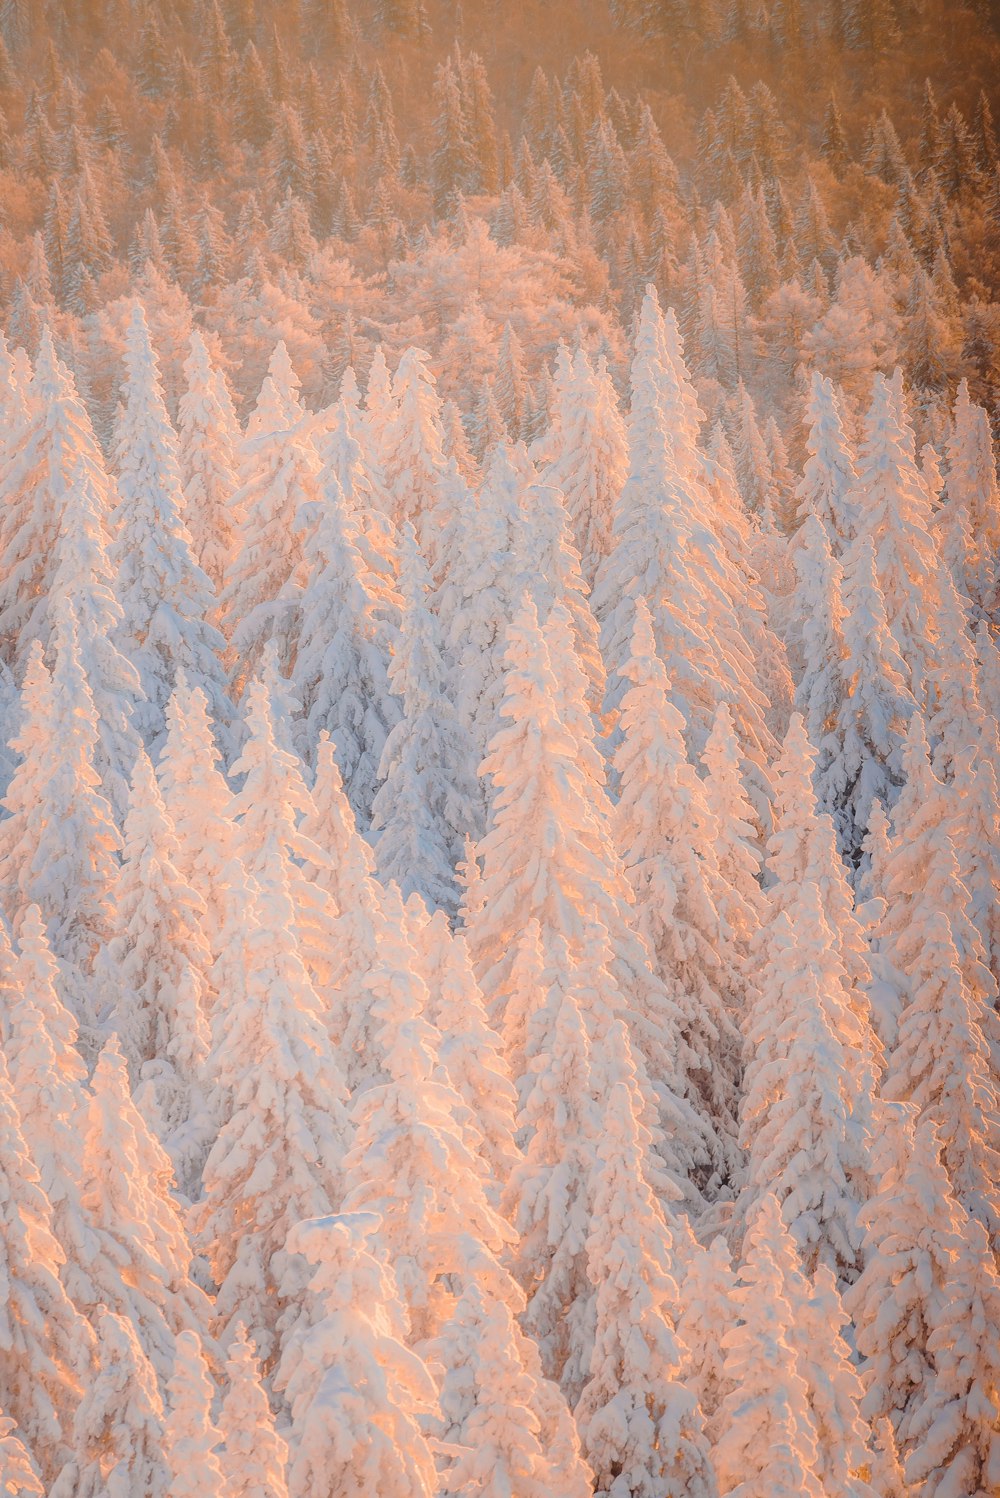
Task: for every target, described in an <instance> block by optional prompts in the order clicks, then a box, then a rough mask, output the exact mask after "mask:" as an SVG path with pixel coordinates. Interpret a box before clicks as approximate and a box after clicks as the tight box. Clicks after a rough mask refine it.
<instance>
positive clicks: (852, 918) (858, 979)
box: [762, 714, 881, 1096]
mask: <svg viewBox="0 0 1000 1498" xmlns="http://www.w3.org/2000/svg"><path fill="white" fill-rule="evenodd" d="M814 772H815V753H814V751H813V748H812V745H811V744H810V743H809V739H808V737H807V735H806V732H805V726H804V724H803V722H802V719H801V718H800V717H799V715H798V714H795V715H794V716H793V718H792V721H791V723H790V725H789V729H788V733H787V735H786V737H785V742H784V746H783V749H782V754H781V758H780V759H779V761H778V762H777V764H776V766H775V771H774V782H775V786H774V788H775V797H774V830H773V832H772V834H771V836H770V837H769V838H768V841H767V852H768V859H767V874H768V878H769V884H770V888H769V889H768V901H767V903H768V908H769V912H770V915H769V919H770V920H774V919H776V918H777V916H778V915H780V914H781V912H782V911H786V912H788V913H789V915H790V916H791V921H792V926H793V928H794V926H795V922H796V915H795V903H796V900H797V898H798V891H799V890H800V888H801V886H802V885H803V884H804V883H806V882H807V881H811V882H813V883H815V885H816V886H817V889H818V891H819V896H820V907H821V910H822V912H823V918H824V921H825V922H826V925H827V927H828V929H829V931H830V933H831V936H832V939H833V944H834V948H835V950H836V952H837V955H838V957H839V959H840V982H841V985H842V988H843V994H844V1000H845V1002H846V1004H847V1006H848V1008H849V1009H850V1011H851V1012H852V1014H853V1015H854V1020H855V1022H856V1025H857V1029H856V1030H855V1031H854V1035H853V1040H852V1048H851V1054H852V1055H853V1058H854V1065H855V1068H856V1072H857V1076H858V1087H859V1092H860V1095H862V1096H864V1095H866V1094H871V1093H873V1092H874V1081H873V1079H874V1077H875V1076H876V1075H877V1074H878V1072H879V1071H880V1063H881V1054H880V1048H879V1045H878V1041H877V1040H876V1038H875V1035H874V1033H873V1031H872V1029H871V1023H870V1006H869V1001H868V993H869V989H870V986H871V968H870V965H869V960H868V943H867V941H866V936H865V932H864V930H863V929H862V926H861V922H860V919H859V917H858V915H857V914H856V913H855V910H854V900H853V895H852V892H851V887H850V885H849V884H848V881H847V874H846V871H845V868H844V864H843V861H842V860H841V858H840V857H839V855H838V852H837V846H836V841H835V838H834V832H833V824H832V822H831V820H830V818H829V816H827V815H825V814H824V813H822V812H820V811H818V809H817V806H816V797H815V791H814ZM762 950H763V951H764V953H765V955H766V937H765V940H764V944H763V947H762Z"/></svg>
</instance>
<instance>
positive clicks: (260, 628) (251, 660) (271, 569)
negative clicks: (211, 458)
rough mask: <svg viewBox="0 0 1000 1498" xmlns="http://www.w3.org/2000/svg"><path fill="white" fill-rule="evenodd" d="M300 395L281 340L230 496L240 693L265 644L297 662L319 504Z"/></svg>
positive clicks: (229, 626)
mask: <svg viewBox="0 0 1000 1498" xmlns="http://www.w3.org/2000/svg"><path fill="white" fill-rule="evenodd" d="M298 391H299V381H298V379H297V377H296V375H295V371H294V370H293V369H292V365H291V361H290V359H289V357H288V351H287V349H286V348H285V345H284V343H278V344H277V345H276V347H275V349H274V352H273V353H272V355H271V359H270V362H269V364H268V368H267V375H266V376H265V379H264V382H263V384H262V386H261V389H260V394H259V396H258V399H257V404H256V406H255V408H254V410H253V412H252V413H251V415H250V419H249V422H248V424H247V430H246V435H245V438H244V441H243V444H242V450H241V453H240V464H239V478H240V481H241V482H240V487H239V488H238V489H237V491H236V493H235V494H234V495H233V498H232V509H233V512H234V513H235V515H236V516H237V517H238V522H239V533H238V537H237V545H236V547H235V549H234V550H233V551H232V552H231V553H230V554H229V557H228V559H227V570H226V577H225V582H224V585H223V588H222V592H221V594H220V598H219V602H220V606H221V609H222V618H223V630H224V632H225V634H226V637H227V638H228V640H229V646H230V651H229V653H230V656H231V658H232V668H233V682H234V687H235V690H236V691H237V692H238V693H239V694H240V695H242V690H243V687H244V685H245V684H246V682H247V681H248V680H249V679H250V678H251V677H252V676H254V675H255V674H256V673H257V672H258V671H259V670H260V668H261V656H262V653H263V650H264V647H265V646H266V645H267V643H268V641H270V640H273V641H274V642H275V646H276V648H277V650H278V659H279V663H280V665H281V669H282V670H283V671H284V672H286V673H287V671H288V670H289V668H290V666H291V664H292V662H293V660H294V658H295V649H296V642H297V639H298V630H299V622H300V621H299V605H300V602H301V590H302V587H303V584H304V582H305V562H304V548H305V540H306V531H307V529H308V528H309V527H308V524H307V518H308V514H309V510H308V508H307V507H309V506H313V505H315V503H316V500H317V497H318V485H317V475H318V471H319V459H318V457H317V454H316V450H315V448H314V446H313V443H312V441H311V437H310V433H309V430H308V421H307V418H306V415H305V412H304V410H303V408H302V405H301V403H300V401H299V398H298ZM192 680H197V678H194V677H192Z"/></svg>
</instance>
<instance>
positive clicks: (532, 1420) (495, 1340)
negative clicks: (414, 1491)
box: [435, 1282, 592, 1498]
mask: <svg viewBox="0 0 1000 1498" xmlns="http://www.w3.org/2000/svg"><path fill="white" fill-rule="evenodd" d="M532 1351H533V1347H532V1344H530V1343H529V1342H528V1340H527V1338H526V1337H525V1336H524V1334H523V1332H521V1331H520V1329H519V1327H518V1325H517V1321H516V1320H515V1318H514V1316H513V1314H512V1312H511V1308H510V1306H509V1305H508V1304H507V1303H506V1302H504V1301H503V1300H497V1299H492V1298H488V1297H487V1296H486V1295H484V1293H483V1291H482V1289H481V1287H480V1286H479V1285H478V1284H476V1283H475V1282H473V1283H471V1284H469V1285H467V1286H466V1288H465V1290H464V1291H463V1293H462V1296H461V1298H460V1299H459V1301H458V1303H457V1304H456V1306H455V1311H454V1314H453V1316H452V1318H451V1320H450V1321H449V1323H448V1325H447V1326H446V1327H445V1330H444V1332H443V1333H442V1336H441V1337H440V1338H438V1339H437V1342H436V1343H435V1352H436V1354H437V1357H438V1358H439V1359H441V1360H442V1361H444V1363H445V1367H446V1372H445V1376H444V1380H443V1384H442V1389H441V1406H442V1412H443V1415H444V1431H443V1437H444V1439H445V1440H447V1441H448V1443H449V1445H451V1446H452V1447H453V1448H454V1451H453V1459H452V1461H451V1463H450V1465H449V1466H448V1468H447V1470H446V1471H445V1472H444V1473H443V1474H442V1477H441V1479H440V1482H441V1490H442V1491H443V1492H445V1493H461V1494H465V1495H468V1498H502V1495H503V1494H505V1493H510V1492H513V1491H517V1492H518V1493H524V1495H525V1498H545V1495H546V1494H549V1493H552V1492H558V1493H560V1494H565V1495H566V1498H585V1495H587V1494H589V1493H590V1492H592V1482H591V1474H590V1471H589V1469H588V1468H587V1466H586V1464H585V1463H584V1462H583V1461H582V1460H581V1458H580V1456H579V1450H578V1442H577V1440H576V1432H575V1430H574V1428H573V1424H572V1421H571V1419H570V1415H569V1411H568V1409H566V1406H565V1403H564V1402H563V1400H562V1396H561V1395H560V1394H559V1392H558V1390H557V1389H556V1388H555V1386H554V1385H552V1384H550V1383H549V1382H548V1381H547V1380H545V1379H544V1378H542V1376H541V1370H540V1369H537V1368H535V1367H534V1366H533V1361H534V1360H531V1359H530V1356H529V1355H530V1353H531V1352H532ZM535 1356H536V1358H537V1354H536V1355H535ZM553 1405H557V1406H558V1407H559V1417H558V1419H556V1420H554V1419H553V1408H552V1407H553Z"/></svg>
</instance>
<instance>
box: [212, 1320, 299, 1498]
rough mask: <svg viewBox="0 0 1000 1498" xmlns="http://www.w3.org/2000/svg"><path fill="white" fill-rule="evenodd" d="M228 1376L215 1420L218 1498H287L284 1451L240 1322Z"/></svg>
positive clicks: (283, 1441)
mask: <svg viewBox="0 0 1000 1498" xmlns="http://www.w3.org/2000/svg"><path fill="white" fill-rule="evenodd" d="M226 1372H227V1374H228V1375H229V1387H228V1389H227V1390H226V1394H225V1397H224V1399H223V1401H222V1409H221V1412H220V1416H219V1426H220V1429H221V1431H222V1437H223V1441H224V1451H223V1455H222V1458H221V1463H222V1469H223V1472H224V1473H225V1481H224V1483H223V1486H222V1488H221V1491H220V1498H287V1494H288V1485H287V1483H286V1481H285V1465H286V1462H287V1459H288V1447H287V1444H286V1442H285V1438H284V1436H282V1435H279V1433H278V1432H277V1431H276V1430H275V1428H274V1418H273V1416H272V1414H271V1410H270V1407H269V1406H268V1402H267V1395H266V1393H265V1392H264V1388H263V1385H262V1384H261V1381H260V1376H259V1373H258V1368H257V1359H256V1357H255V1356H254V1351H253V1348H252V1347H251V1345H250V1342H249V1340H248V1339H247V1334H246V1331H245V1330H244V1328H243V1325H242V1324H241V1325H240V1326H239V1327H238V1328H237V1332H236V1336H235V1338H234V1340H233V1342H232V1345H231V1346H230V1348H229V1356H228V1358H227V1360H226Z"/></svg>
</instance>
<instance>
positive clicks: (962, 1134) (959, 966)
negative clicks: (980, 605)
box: [880, 719, 1000, 1242]
mask: <svg viewBox="0 0 1000 1498" xmlns="http://www.w3.org/2000/svg"><path fill="white" fill-rule="evenodd" d="M915 722H919V719H917V720H915ZM907 747H908V749H909V750H910V751H911V752H912V753H913V755H914V760H915V764H914V771H915V777H916V775H917V774H918V773H919V769H920V746H919V744H916V743H915V744H913V745H909V744H908V746H907ZM924 753H926V746H924ZM929 777H931V772H930V771H929V769H926V768H924V773H923V777H922V778H923V781H924V784H925V785H926V784H927V781H928V778H929ZM931 778H932V777H931ZM914 789H915V787H914ZM933 795H934V791H933V789H932V790H931V794H930V796H929V797H928V800H929V801H932V799H933ZM901 804H903V803H901ZM903 809H904V811H905V809H906V805H905V804H903ZM920 830H921V829H920V828H919V827H914V826H912V824H910V825H908V824H907V823H906V822H905V821H904V820H903V819H902V818H900V821H899V823H898V825H897V829H896V836H897V838H899V839H900V840H901V839H902V838H905V837H910V838H912V841H911V842H910V845H909V847H908V849H907V850H906V858H905V863H907V864H909V863H910V860H911V859H912V858H913V856H914V855H917V856H919V854H921V853H922V854H923V858H922V859H921V862H920V871H921V879H920V884H919V888H918V889H916V890H914V891H913V896H912V898H911V900H910V902H909V910H908V911H907V912H906V913H905V915H904V912H895V911H892V910H891V909H890V911H889V912H888V920H887V929H884V930H883V931H882V932H880V938H881V945H882V947H883V949H884V950H887V951H888V955H889V956H890V958H891V960H892V961H893V963H894V965H895V966H896V968H897V970H899V971H901V972H903V973H905V976H906V1000H907V1002H906V1003H905V1004H904V1006H903V1010H902V1013H901V1015H900V1020H899V1033H898V1038H897V1042H896V1045H895V1047H894V1049H893V1051H892V1053H891V1054H890V1056H889V1060H888V1067H887V1071H886V1076H885V1079H884V1083H883V1093H884V1095H885V1097H886V1098H888V1099H890V1100H893V1101H896V1102H912V1103H916V1104H917V1106H918V1107H919V1109H920V1112H921V1116H922V1117H929V1118H933V1119H934V1121H935V1123H936V1125H937V1129H938V1139H939V1145H940V1148H941V1151H942V1159H943V1163H944V1166H945V1169H946V1170H947V1172H948V1175H949V1179H950V1181H951V1188H952V1190H953V1192H954V1194H955V1197H956V1199H957V1200H958V1201H959V1203H960V1204H961V1205H962V1207H963V1208H964V1209H965V1210H966V1211H967V1212H968V1213H969V1215H970V1216H971V1217H974V1218H976V1219H978V1221H979V1222H981V1223H982V1224H983V1226H984V1227H985V1228H986V1230H987V1232H988V1233H989V1234H990V1235H991V1237H992V1238H993V1240H994V1242H996V1241H1000V1193H998V1189H997V1180H998V1177H1000V1098H998V1092H997V1069H996V1061H995V1057H996V1056H997V1055H998V1054H1000V1032H998V1027H997V1016H996V992H997V990H996V983H995V981H994V979H993V976H992V974H991V973H990V972H989V970H988V968H987V967H986V966H985V963H984V962H983V960H982V958H983V955H984V954H983V949H982V945H981V942H980V939H979V933H978V931H977V929H976V927H975V925H974V924H973V922H972V921H971V919H970V917H969V914H968V912H967V906H968V891H967V890H966V889H965V887H964V885H963V884H962V882H961V880H960V878H959V870H958V862H957V859H956V857H955V852H954V849H953V847H952V845H951V842H950V840H949V838H948V836H947V832H948V824H947V822H945V823H944V824H943V825H939V826H938V827H936V828H934V827H930V828H927V827H926V826H925V828H924V835H923V836H922V837H920V842H919V846H918V845H917V837H918V836H919V834H920ZM903 864H904V860H903V859H901V858H898V857H894V856H890V859H889V863H888V867H887V870H886V874H887V878H888V885H887V890H888V893H889V897H890V899H891V897H892V894H893V892H894V891H895V890H896V889H898V885H899V879H900V876H901V875H902V874H903V872H904V868H903ZM901 916H903V918H904V919H905V918H906V917H907V916H908V925H907V926H906V928H905V929H904V930H900V929H899V926H898V922H899V920H900V917H901ZM893 928H895V930H896V931H898V933H899V934H898V936H897V937H896V938H895V939H893Z"/></svg>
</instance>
